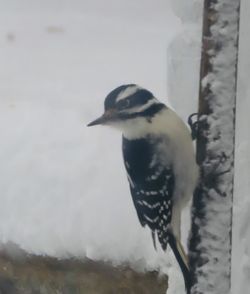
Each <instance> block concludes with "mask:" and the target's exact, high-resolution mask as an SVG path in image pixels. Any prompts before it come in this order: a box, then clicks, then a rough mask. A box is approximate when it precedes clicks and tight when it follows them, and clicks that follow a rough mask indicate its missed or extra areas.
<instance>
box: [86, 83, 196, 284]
mask: <svg viewBox="0 0 250 294" xmlns="http://www.w3.org/2000/svg"><path fill="white" fill-rule="evenodd" d="M95 125H105V126H110V127H113V128H116V129H118V130H119V131H121V133H122V153H123V160H124V166H125V169H126V173H127V178H128V182H129V188H130V192H131V195H132V199H133V204H134V206H135V210H136V212H137V216H138V219H139V222H140V224H141V225H142V226H143V227H145V226H148V227H149V229H150V230H151V234H152V240H153V245H154V247H155V248H156V242H157V241H156V237H157V239H158V242H159V244H160V246H161V248H162V249H163V251H166V249H167V245H168V244H169V245H170V247H171V249H172V250H173V253H174V255H175V257H176V259H177V262H178V264H179V266H180V269H181V271H182V274H183V277H184V282H185V286H186V288H187V289H188V288H189V287H190V270H189V265H188V258H187V255H186V253H185V251H184V249H183V246H182V244H181V241H180V239H181V212H182V209H183V208H184V207H186V206H187V204H188V202H189V200H190V199H191V198H192V195H193V192H194V190H195V187H196V185H197V181H198V177H199V172H198V167H197V164H196V159H195V150H194V146H193V142H192V136H191V133H190V130H189V129H188V127H187V125H186V124H185V123H184V121H183V120H182V119H181V118H180V117H179V116H178V115H177V113H176V112H175V111H174V110H173V109H171V108H170V107H169V106H167V105H166V104H164V103H162V102H160V101H159V100H158V99H157V98H156V97H155V96H154V95H153V94H152V92H150V91H149V90H147V89H145V88H143V87H141V86H139V85H136V84H126V85H122V86H119V87H117V88H115V89H114V90H112V91H111V92H110V93H109V94H108V95H107V96H106V98H105V101H104V114H103V115H101V116H100V117H99V118H97V119H95V120H94V121H92V122H90V123H89V124H88V126H95Z"/></svg>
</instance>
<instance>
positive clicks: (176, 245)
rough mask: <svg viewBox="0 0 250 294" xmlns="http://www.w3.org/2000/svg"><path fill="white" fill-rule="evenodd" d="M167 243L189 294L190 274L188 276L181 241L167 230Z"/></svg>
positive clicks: (187, 267) (186, 261)
mask: <svg viewBox="0 0 250 294" xmlns="http://www.w3.org/2000/svg"><path fill="white" fill-rule="evenodd" d="M168 243H169V246H170V247H171V249H172V251H173V253H174V255H175V258H176V260H177V262H178V264H179V266H180V269H181V271H182V274H183V278H184V282H185V287H186V291H187V294H190V289H191V276H190V271H189V266H188V260H187V256H186V254H185V252H184V249H183V247H182V245H181V243H180V242H179V241H178V240H177V239H176V237H175V236H174V234H173V232H172V231H171V230H169V232H168Z"/></svg>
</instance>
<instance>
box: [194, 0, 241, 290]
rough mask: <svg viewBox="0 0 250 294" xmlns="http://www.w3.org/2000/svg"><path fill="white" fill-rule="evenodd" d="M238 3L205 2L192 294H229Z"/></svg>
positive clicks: (217, 0) (234, 1) (227, 1)
mask: <svg viewBox="0 0 250 294" xmlns="http://www.w3.org/2000/svg"><path fill="white" fill-rule="evenodd" d="M239 7H240V0H206V1H205V2H204V21H203V38H202V60H201V83H200V102H199V136H198V140H197V160H198V163H199V165H200V172H201V176H200V185H199V187H198V189H197V191H196V193H195V196H194V203H193V219H192V234H191V238H190V265H191V270H192V272H193V274H194V286H193V288H192V293H196V294H197V293H206V294H208V293H218V294H223V293H225V294H226V293H229V289H230V271H231V227H232V200H233V176H234V171H233V170H234V140H235V135H234V133H235V101H236V81H237V55H238V54H237V52H238V32H239Z"/></svg>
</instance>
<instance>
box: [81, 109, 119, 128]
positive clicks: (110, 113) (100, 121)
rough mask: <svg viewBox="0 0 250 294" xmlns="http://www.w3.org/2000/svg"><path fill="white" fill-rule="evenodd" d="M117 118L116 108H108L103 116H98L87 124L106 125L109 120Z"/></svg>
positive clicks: (88, 125)
mask: <svg viewBox="0 0 250 294" xmlns="http://www.w3.org/2000/svg"><path fill="white" fill-rule="evenodd" d="M117 118H118V116H117V113H116V111H115V110H107V111H105V112H104V114H103V115H102V116H100V117H98V118H97V119H95V120H93V121H92V122H90V123H89V124H87V127H92V126H96V125H105V124H107V123H108V122H109V121H112V120H115V119H117Z"/></svg>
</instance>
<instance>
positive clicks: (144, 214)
mask: <svg viewBox="0 0 250 294" xmlns="http://www.w3.org/2000/svg"><path fill="white" fill-rule="evenodd" d="M123 157H124V163H125V167H126V171H127V176H128V180H129V185H130V191H131V195H132V199H133V202H134V205H135V208H136V211H137V215H138V218H139V220H140V223H141V225H142V226H145V225H148V226H149V228H150V229H151V230H152V232H153V236H154V233H156V234H157V235H158V239H159V241H160V244H161V246H162V248H163V249H164V250H165V249H166V246H167V243H168V234H167V229H168V227H169V224H170V222H171V217H172V198H173V191H174V182H175V179H174V173H173V169H172V166H171V164H168V163H166V162H162V160H161V159H160V158H159V155H158V153H157V152H155V150H154V146H153V145H152V144H151V142H150V141H149V140H147V139H146V138H142V139H137V140H127V139H125V138H123ZM153 240H154V238H153Z"/></svg>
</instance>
